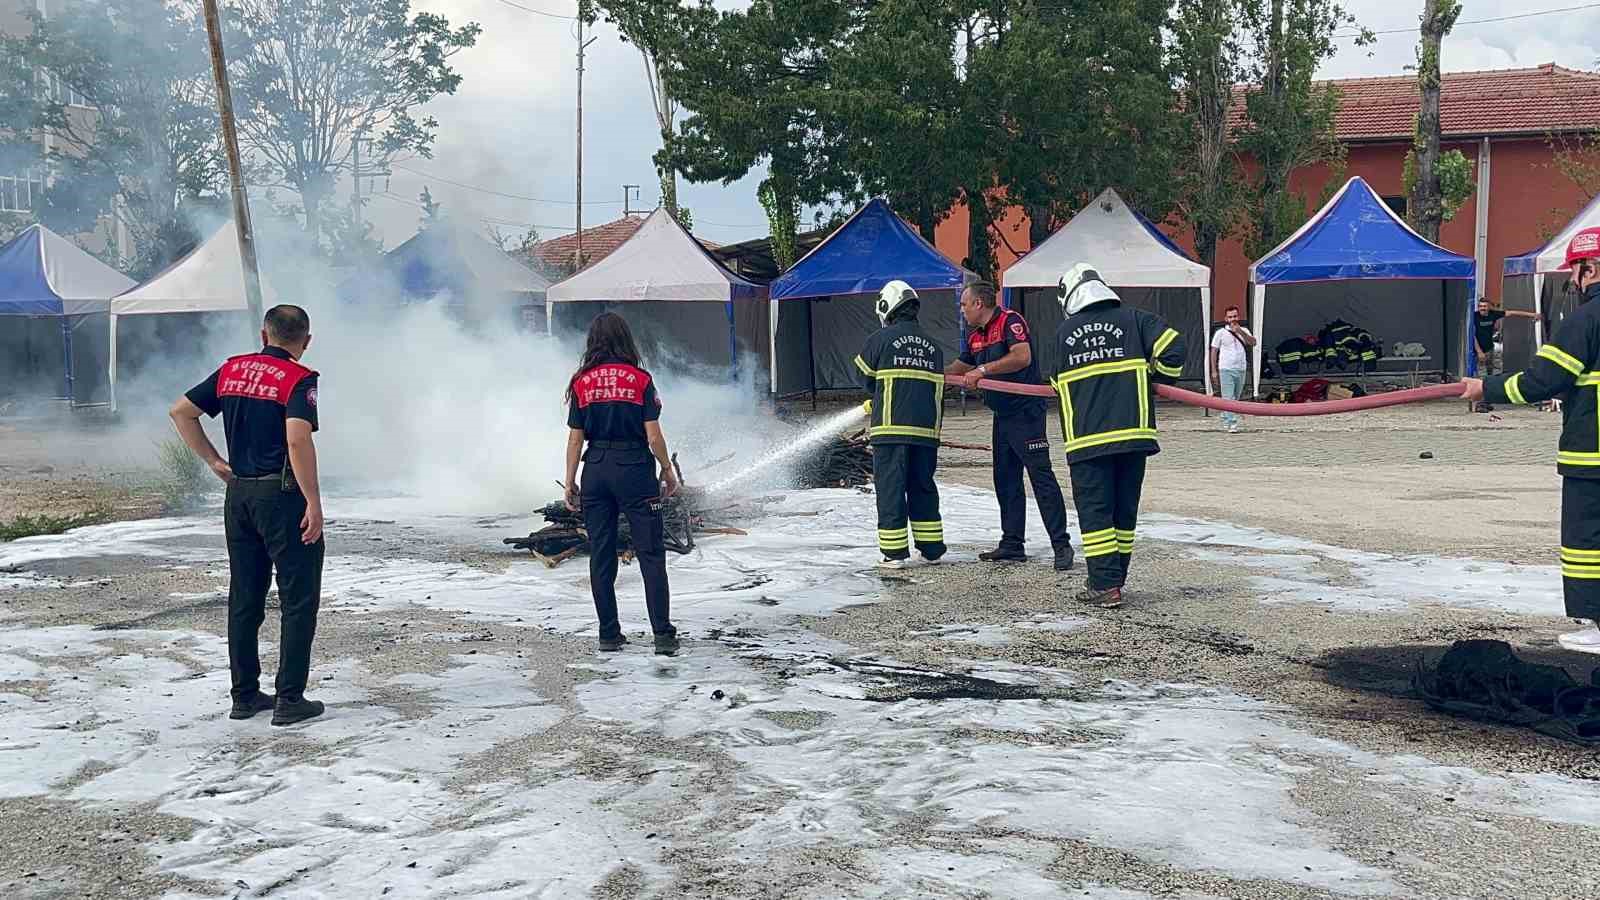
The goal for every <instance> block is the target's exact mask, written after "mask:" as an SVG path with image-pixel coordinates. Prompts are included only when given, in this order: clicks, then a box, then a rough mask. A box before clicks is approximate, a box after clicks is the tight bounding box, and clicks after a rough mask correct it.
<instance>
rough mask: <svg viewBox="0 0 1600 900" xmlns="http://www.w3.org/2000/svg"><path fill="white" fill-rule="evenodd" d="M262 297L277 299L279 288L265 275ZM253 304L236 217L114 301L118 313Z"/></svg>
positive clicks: (274, 302) (270, 300) (271, 302)
mask: <svg viewBox="0 0 1600 900" xmlns="http://www.w3.org/2000/svg"><path fill="white" fill-rule="evenodd" d="M261 299H262V301H263V302H264V303H265V304H266V305H267V306H268V307H271V306H275V305H277V303H278V295H277V292H276V291H274V290H273V289H272V285H270V284H268V283H267V280H266V279H265V278H262V279H261ZM249 308H250V304H249V301H248V299H247V298H246V297H245V293H244V264H243V263H242V262H241V261H240V258H239V232H238V229H237V228H235V227H234V224H233V220H232V219H229V220H228V221H226V222H224V223H223V224H222V227H221V228H218V229H217V230H216V232H215V233H213V234H212V235H211V237H209V238H207V239H206V240H205V241H203V242H201V243H200V245H199V246H197V247H195V248H194V249H193V250H190V251H189V252H188V253H186V254H184V255H183V256H182V257H180V258H178V259H177V260H176V261H174V262H173V263H172V264H171V265H168V266H167V267H166V268H165V269H162V270H161V271H160V272H157V273H156V274H155V275H153V276H151V278H150V280H149V281H146V282H145V283H144V284H141V285H139V286H138V287H136V288H134V289H133V290H130V291H126V292H124V293H122V294H119V295H118V296H116V297H115V298H113V299H112V301H111V313H112V314H113V315H118V316H131V315H140V314H144V313H184V312H228V311H234V310H238V311H243V310H246V309H249Z"/></svg>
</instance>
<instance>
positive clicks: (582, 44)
mask: <svg viewBox="0 0 1600 900" xmlns="http://www.w3.org/2000/svg"><path fill="white" fill-rule="evenodd" d="M588 17H589V0H578V205H577V226H578V230H577V231H576V232H575V234H577V237H578V251H577V253H578V256H577V259H576V260H575V261H574V263H573V268H574V269H581V268H583V51H584V50H586V49H588V47H589V45H590V44H592V43H594V41H595V39H594V38H589V40H587V41H585V40H584V39H583V23H584V21H585V20H586V19H587V18H588Z"/></svg>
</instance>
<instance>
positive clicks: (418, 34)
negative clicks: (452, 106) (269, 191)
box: [229, 0, 482, 237]
mask: <svg viewBox="0 0 1600 900" xmlns="http://www.w3.org/2000/svg"><path fill="white" fill-rule="evenodd" d="M229 12H230V19H231V23H230V28H229V34H230V37H233V38H235V44H236V46H235V47H233V48H230V51H229V52H230V67H231V68H232V69H233V70H234V82H233V90H234V98H235V103H236V105H237V107H238V110H239V134H240V140H241V142H242V143H243V144H244V145H245V146H246V147H248V148H249V149H250V150H251V151H253V152H254V153H255V154H256V155H257V157H258V158H259V160H260V161H261V162H262V163H264V164H266V165H267V166H268V167H270V169H271V171H272V173H273V176H274V179H275V181H276V182H277V183H278V184H281V185H283V186H285V187H288V188H290V189H292V190H294V191H295V192H296V193H298V194H299V195H300V198H301V201H302V204H301V206H302V208H303V210H304V215H305V230H306V233H307V234H310V235H312V236H314V237H315V236H319V235H321V234H322V231H323V228H322V223H321V221H320V219H321V216H322V212H323V210H324V209H326V208H327V207H326V201H327V200H328V199H329V198H330V196H331V195H332V194H333V193H334V191H335V187H336V184H337V182H338V180H339V177H340V175H341V174H343V173H344V172H347V171H349V169H350V166H351V162H352V159H351V157H352V150H353V147H354V145H355V141H357V140H358V139H364V138H371V139H372V141H373V143H372V152H373V153H374V154H376V156H377V157H378V158H377V159H374V160H370V161H371V162H374V163H378V162H382V161H386V160H388V159H390V158H392V157H394V156H395V155H397V154H402V153H412V154H416V155H419V156H423V157H429V156H431V155H432V151H431V148H432V146H433V139H434V134H435V131H436V130H437V128H438V122H437V121H436V120H435V119H433V118H432V117H424V118H421V119H418V118H415V117H414V116H413V115H412V111H413V110H414V109H416V108H417V107H419V106H421V105H423V104H425V103H427V102H428V101H430V100H432V99H433V98H435V97H437V96H439V95H441V94H453V93H455V90H456V88H457V87H458V86H459V85H460V84H461V76H460V75H459V74H458V73H457V72H456V71H455V70H454V69H453V68H451V66H450V58H451V57H452V56H454V55H455V54H456V53H458V52H460V51H461V50H463V49H465V48H467V47H471V46H472V45H473V44H475V43H476V42H477V39H478V35H479V34H480V33H481V31H482V29H481V28H480V27H479V26H478V25H476V24H468V25H464V26H462V27H460V28H452V27H451V25H450V22H449V21H448V20H447V19H445V18H444V17H443V16H439V15H435V14H433V13H417V14H416V15H415V16H412V15H411V0H233V3H232V4H231V6H230V7H229Z"/></svg>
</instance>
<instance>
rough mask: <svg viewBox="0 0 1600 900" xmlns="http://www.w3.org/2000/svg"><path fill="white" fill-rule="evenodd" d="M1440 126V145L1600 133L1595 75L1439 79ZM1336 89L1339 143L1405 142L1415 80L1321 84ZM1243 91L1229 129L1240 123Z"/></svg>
mask: <svg viewBox="0 0 1600 900" xmlns="http://www.w3.org/2000/svg"><path fill="white" fill-rule="evenodd" d="M1441 80H1442V84H1441V88H1440V93H1439V119H1440V125H1441V127H1442V129H1443V132H1444V136H1445V137H1447V138H1451V137H1455V138H1463V137H1480V136H1494V135H1513V134H1528V135H1543V134H1548V133H1551V132H1572V131H1580V130H1589V129H1594V128H1600V103H1597V102H1596V100H1597V99H1600V74H1595V73H1593V72H1581V71H1578V70H1575V69H1567V68H1563V67H1561V66H1558V65H1556V64H1554V63H1546V64H1544V65H1542V66H1537V67H1535V68H1532V69H1493V70H1487V71H1478V72H1446V73H1445V74H1444V76H1443V78H1442V79H1441ZM1321 83H1322V84H1326V85H1332V86H1334V87H1337V88H1338V89H1339V93H1340V102H1339V113H1338V117H1337V119H1336V123H1335V128H1336V130H1337V132H1338V135H1339V139H1340V140H1341V141H1346V142H1357V141H1387V140H1409V139H1410V138H1411V134H1412V129H1413V128H1414V127H1415V124H1416V122H1415V120H1416V115H1417V111H1418V109H1419V108H1420V106H1421V100H1420V98H1419V96H1418V92H1417V79H1416V76H1415V75H1409V74H1408V75H1390V76H1385V77H1381V78H1345V79H1339V80H1334V81H1325V82H1321ZM1243 91H1244V89H1242V88H1241V89H1239V91H1238V92H1237V93H1238V94H1239V95H1240V96H1239V99H1240V101H1241V102H1240V103H1237V104H1235V106H1234V110H1233V115H1232V116H1231V118H1232V124H1234V125H1235V126H1239V125H1242V124H1243V117H1244V108H1243V103H1242V101H1243V96H1242V95H1243Z"/></svg>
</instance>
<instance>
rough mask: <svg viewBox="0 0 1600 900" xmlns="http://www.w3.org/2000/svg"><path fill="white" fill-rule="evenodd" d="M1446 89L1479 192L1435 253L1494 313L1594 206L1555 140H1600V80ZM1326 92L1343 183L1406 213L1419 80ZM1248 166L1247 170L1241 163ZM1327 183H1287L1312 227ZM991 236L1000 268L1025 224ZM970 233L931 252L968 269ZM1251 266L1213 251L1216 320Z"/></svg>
mask: <svg viewBox="0 0 1600 900" xmlns="http://www.w3.org/2000/svg"><path fill="white" fill-rule="evenodd" d="M1442 82H1443V83H1442V87H1441V90H1440V122H1441V127H1442V131H1443V136H1444V142H1443V145H1444V149H1445V150H1452V149H1455V150H1460V151H1461V152H1462V153H1463V154H1464V155H1465V156H1466V157H1467V159H1469V160H1471V161H1473V163H1474V164H1475V166H1476V173H1477V177H1476V183H1477V185H1478V186H1479V190H1477V191H1475V192H1474V194H1473V196H1471V197H1469V198H1468V199H1467V201H1466V202H1465V203H1464V204H1463V205H1462V207H1461V209H1460V211H1458V212H1457V213H1456V217H1455V218H1454V219H1453V220H1451V221H1449V222H1446V223H1445V224H1444V228H1443V229H1442V231H1441V232H1440V243H1441V244H1443V245H1444V246H1445V248H1446V249H1449V250H1453V251H1455V252H1457V253H1461V254H1463V255H1466V256H1472V257H1474V258H1476V259H1477V261H1478V272H1479V284H1480V286H1479V293H1480V294H1483V295H1485V296H1488V297H1489V298H1491V299H1493V300H1496V301H1498V300H1499V298H1500V267H1501V264H1502V262H1503V261H1504V259H1505V258H1506V257H1507V256H1514V255H1516V254H1519V253H1522V252H1525V251H1527V250H1531V249H1533V248H1535V247H1537V246H1538V245H1539V244H1541V243H1543V242H1544V241H1546V240H1548V239H1549V238H1550V236H1551V235H1553V234H1554V233H1555V232H1556V231H1559V230H1560V229H1561V227H1562V226H1563V225H1565V224H1566V222H1567V220H1568V219H1570V218H1571V217H1572V216H1574V215H1576V214H1577V212H1578V210H1580V209H1581V208H1582V207H1583V205H1584V203H1586V202H1587V201H1588V199H1589V198H1588V197H1587V196H1586V195H1585V194H1584V192H1583V191H1582V190H1581V189H1580V188H1579V187H1578V186H1577V185H1576V184H1574V183H1573V182H1572V181H1571V180H1570V179H1568V178H1567V177H1566V176H1565V175H1563V174H1562V173H1561V172H1560V171H1559V170H1558V169H1557V167H1556V165H1555V154H1556V141H1555V138H1556V136H1558V135H1575V134H1583V133H1592V132H1595V131H1596V130H1597V129H1600V102H1597V100H1600V75H1597V74H1593V73H1589V72H1579V71H1575V70H1572V69H1565V68H1562V67H1560V66H1556V65H1554V64H1546V65H1542V66H1538V67H1536V68H1531V69H1502V70H1496V71H1484V72H1453V73H1448V74H1446V75H1445V76H1444V77H1443V79H1442ZM1328 83H1330V84H1333V85H1335V86H1337V87H1338V88H1339V90H1340V93H1341V101H1340V108H1339V113H1338V118H1337V121H1336V125H1335V127H1336V130H1337V133H1338V136H1339V139H1340V140H1341V141H1342V142H1343V143H1344V144H1345V146H1346V147H1347V148H1348V151H1349V152H1348V158H1347V163H1346V168H1345V171H1344V173H1343V175H1342V178H1350V177H1353V176H1357V175H1359V176H1361V177H1363V178H1365V179H1366V180H1367V182H1368V183H1369V184H1371V185H1372V187H1373V189H1374V190H1376V191H1378V192H1379V194H1381V195H1382V196H1383V198H1384V200H1386V201H1388V202H1389V204H1390V205H1391V206H1392V207H1394V208H1395V209H1396V211H1398V212H1402V213H1403V212H1404V204H1405V189H1404V188H1403V187H1402V180H1403V176H1402V172H1403V170H1404V166H1405V157H1406V153H1407V152H1408V151H1409V150H1410V149H1411V139H1412V128H1413V125H1414V122H1415V119H1416V115H1417V111H1418V108H1419V105H1420V102H1419V98H1418V94H1417V83H1416V78H1415V76H1413V75H1398V76H1390V77H1383V78H1355V79H1345V80H1340V81H1333V82H1328ZM1245 164H1246V165H1247V166H1248V165H1249V162H1248V160H1247V161H1246V163H1245ZM1331 178H1332V176H1331V173H1330V172H1329V170H1328V169H1327V167H1325V166H1316V167H1309V168H1306V169H1302V170H1300V171H1297V172H1295V173H1294V175H1293V176H1292V177H1291V179H1290V184H1291V188H1292V189H1293V190H1295V191H1297V192H1299V193H1301V194H1303V195H1305V196H1307V198H1308V208H1307V210H1306V213H1307V215H1308V216H1309V215H1310V214H1311V213H1312V212H1314V211H1315V207H1316V204H1317V203H1318V201H1319V200H1320V198H1321V197H1322V195H1323V188H1324V186H1325V185H1327V184H1328V183H1329V181H1330V180H1331ZM1342 178H1341V180H1342ZM1484 185H1487V186H1488V189H1487V190H1484V189H1483V186H1484ZM1334 187H1337V184H1335V185H1334ZM994 227H995V228H996V229H997V230H999V229H1004V237H1005V239H1004V240H1001V241H997V245H998V247H997V256H998V258H999V261H1000V265H1001V267H1002V268H1004V267H1006V266H1009V265H1010V264H1011V263H1013V262H1015V261H1016V259H1017V252H1023V251H1025V250H1026V248H1027V247H1028V246H1029V244H1028V229H1027V224H1026V217H1025V216H1024V215H1023V214H1022V213H1021V211H1020V210H1013V211H1011V213H1010V214H1008V215H1007V216H1006V217H1005V218H1004V219H1003V220H1001V221H1000V222H998V223H996V225H995V226H994ZM967 228H968V219H967V212H966V209H965V208H963V207H958V208H957V209H955V210H954V211H953V212H952V213H951V214H950V216H949V218H947V219H946V220H945V221H944V222H943V223H941V224H940V225H939V228H938V231H937V240H936V241H935V243H936V244H937V246H938V247H939V250H940V251H941V252H943V253H944V254H945V255H946V256H948V257H950V258H951V259H953V260H960V259H962V258H963V257H965V256H966V248H967ZM1162 228H1163V230H1165V231H1166V232H1168V233H1169V234H1170V235H1172V237H1173V239H1174V240H1175V241H1177V242H1178V243H1179V244H1180V245H1182V246H1183V247H1184V248H1185V249H1191V250H1192V247H1193V244H1192V242H1191V240H1190V237H1189V236H1188V234H1187V233H1186V229H1184V228H1182V227H1181V226H1175V225H1174V224H1173V223H1172V222H1168V223H1164V224H1163V226H1162ZM1012 248H1014V249H1015V251H1016V252H1012ZM1251 262H1253V260H1250V259H1248V258H1246V256H1245V252H1244V246H1243V243H1242V242H1241V241H1240V240H1238V239H1231V240H1228V241H1225V242H1224V243H1223V244H1222V245H1221V246H1220V247H1219V248H1218V250H1217V262H1216V265H1215V267H1214V268H1213V273H1212V277H1213V279H1214V285H1213V289H1212V303H1213V306H1214V307H1215V314H1216V318H1217V319H1219V320H1220V319H1221V318H1222V315H1221V311H1222V310H1223V309H1225V308H1226V307H1228V306H1233V305H1237V306H1239V307H1241V308H1243V309H1246V310H1248V309H1249V308H1250V307H1249V304H1248V303H1246V302H1245V301H1246V295H1247V291H1248V288H1247V286H1246V283H1245V282H1246V278H1247V277H1248V275H1247V272H1248V269H1249V266H1250V263H1251Z"/></svg>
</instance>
